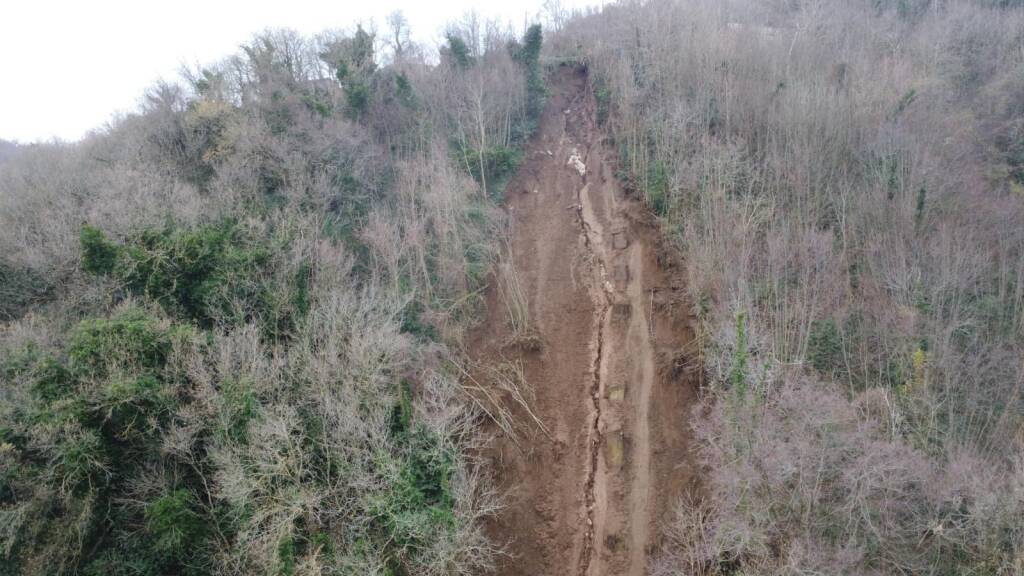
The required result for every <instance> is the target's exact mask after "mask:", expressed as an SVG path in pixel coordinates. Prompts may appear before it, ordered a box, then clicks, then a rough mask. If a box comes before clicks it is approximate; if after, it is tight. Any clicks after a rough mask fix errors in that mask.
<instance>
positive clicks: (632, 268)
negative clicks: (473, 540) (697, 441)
mask: <svg viewBox="0 0 1024 576" xmlns="http://www.w3.org/2000/svg"><path fill="white" fill-rule="evenodd" d="M549 87H550V90H551V95H550V97H549V99H548V102H547V105H546V107H545V110H544V113H543V116H542V118H541V121H540V125H539V129H538V132H537V134H536V135H535V136H534V138H533V139H532V140H531V142H530V143H529V145H528V146H527V149H526V156H525V158H524V160H523V163H522V164H521V166H520V168H519V170H518V172H517V174H516V176H515V177H514V178H513V180H512V181H511V183H510V184H509V186H508V188H507V190H506V210H507V212H508V215H509V220H510V227H511V238H510V240H509V242H510V252H511V259H512V264H513V265H514V269H515V271H516V275H517V276H518V281H519V284H520V285H521V288H522V291H523V293H524V295H525V300H526V301H527V303H528V309H529V320H530V325H531V327H532V329H533V331H534V332H535V334H536V335H537V339H538V341H539V342H540V344H539V345H537V346H529V345H523V343H522V342H521V341H518V340H517V338H516V335H515V334H514V333H513V331H512V328H511V327H510V323H509V322H508V318H507V308H506V305H505V303H503V302H502V301H501V298H502V291H501V290H499V289H497V288H493V289H491V290H489V292H488V294H487V303H488V312H487V317H486V319H485V321H484V322H483V323H482V324H481V325H480V326H479V327H478V328H477V329H475V330H474V331H473V332H472V333H471V334H470V335H469V336H470V337H469V340H468V342H467V347H468V353H469V355H470V357H471V358H472V359H473V361H474V362H475V363H478V364H479V365H497V364H500V363H509V362H512V363H515V364H517V365H519V366H521V367H522V374H523V376H524V377H525V380H526V382H528V384H529V386H530V388H531V389H532V393H533V396H532V398H531V401H530V408H531V411H532V412H533V414H534V415H536V417H537V418H538V419H539V420H540V421H541V422H542V423H543V425H544V428H545V429H546V431H545V430H541V428H540V427H539V426H536V425H534V426H532V427H529V426H526V425H523V426H520V428H523V429H524V430H525V431H524V432H522V433H521V434H519V435H518V436H519V437H518V438H517V439H513V438H510V437H508V436H507V435H504V434H502V433H501V432H500V431H498V430H497V429H496V430H495V440H494V441H493V442H492V444H491V446H490V447H489V448H488V450H487V451H486V453H485V454H484V456H485V457H486V458H488V459H490V460H491V462H492V464H493V468H494V470H495V471H496V477H497V480H498V484H499V487H500V488H501V490H502V491H503V493H504V494H505V496H506V500H507V507H506V508H505V509H504V510H503V511H502V513H501V514H500V515H499V516H498V517H497V518H496V519H495V520H494V521H492V523H491V524H490V525H489V526H488V530H489V531H490V535H491V536H492V537H493V538H494V539H495V540H496V541H498V542H499V543H502V544H504V545H505V546H506V547H507V549H508V552H509V554H508V556H505V557H502V561H501V563H500V566H499V569H498V573H499V574H502V575H530V576H540V575H566V574H572V575H580V576H583V575H591V574H623V575H631V576H637V575H641V574H645V573H646V572H647V563H648V559H649V557H650V556H651V554H652V553H653V552H655V551H656V549H657V546H658V533H659V531H660V530H659V528H660V527H661V526H663V523H664V522H665V521H667V520H668V518H669V515H670V513H671V510H672V508H673V505H674V503H675V502H676V501H677V500H678V498H679V497H680V496H681V495H682V494H683V493H684V492H685V491H687V490H691V489H693V487H694V486H695V482H696V477H697V469H696V465H695V463H694V459H693V456H692V454H691V450H690V448H691V432H690V426H689V422H688V420H689V418H690V417H691V408H692V405H693V403H694V401H695V395H696V386H695V383H696V374H695V373H694V372H692V371H691V370H689V369H688V366H689V365H690V364H692V362H690V359H689V358H687V356H686V353H685V351H686V350H689V349H691V348H692V341H693V337H694V332H693V329H692V326H693V319H692V317H691V316H690V307H689V305H688V303H687V302H686V297H685V290H683V277H684V276H683V270H682V266H681V265H680V262H679V259H678V256H677V255H675V254H674V253H673V252H672V251H671V250H668V249H666V248H665V247H664V246H663V244H662V241H661V240H660V236H659V233H658V229H657V223H656V221H655V219H654V218H653V217H652V216H651V215H650V213H649V211H648V210H647V209H646V208H645V207H644V206H643V205H642V203H641V202H639V201H638V200H637V199H635V198H633V197H632V196H631V195H630V194H628V193H627V192H626V191H625V190H624V189H623V187H622V186H621V184H620V183H619V182H618V181H617V180H616V178H615V175H614V171H613V170H614V168H613V166H614V162H613V157H614V155H613V152H612V150H611V149H610V147H609V146H608V144H607V143H606V142H605V140H604V136H603V133H602V131H601V130H600V128H599V127H598V126H597V123H596V113H595V111H596V103H595V101H594V97H593V91H592V89H591V86H590V85H589V82H588V79H587V76H586V73H585V71H583V70H581V69H579V68H571V67H562V68H560V69H559V70H558V71H557V72H556V73H555V74H554V75H553V76H552V77H551V79H550V81H549ZM495 284H497V282H495ZM520 340H521V339H520ZM478 380H479V381H480V382H481V383H482V384H483V385H484V386H487V385H488V384H487V383H486V376H485V375H482V374H481V375H479V379H478ZM496 396H497V394H496ZM510 404H511V403H510ZM515 417H516V419H517V421H519V422H527V423H528V422H530V420H531V418H532V416H531V415H530V414H529V413H528V412H527V411H526V410H524V409H522V408H521V407H518V409H517V410H515Z"/></svg>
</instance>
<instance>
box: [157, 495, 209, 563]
mask: <svg viewBox="0 0 1024 576" xmlns="http://www.w3.org/2000/svg"><path fill="white" fill-rule="evenodd" d="M196 506H197V502H196V497H195V495H194V494H193V493H192V492H191V491H190V490H187V489H178V490H174V491H172V492H170V493H169V494H165V495H163V496H161V497H160V498H158V499H156V500H155V501H153V502H151V503H149V504H148V505H147V506H146V510H145V525H146V532H147V533H148V535H149V538H150V542H151V543H152V547H153V549H154V550H155V551H156V552H157V553H159V554H162V555H163V556H164V557H165V558H168V559H174V560H178V559H183V558H185V557H187V556H188V555H190V553H191V552H192V551H193V549H194V548H195V546H196V544H197V542H198V541H199V540H200V539H202V537H203V535H204V533H205V531H206V528H205V523H204V520H203V518H202V516H201V515H200V514H198V513H197V512H196V511H195V509H196Z"/></svg>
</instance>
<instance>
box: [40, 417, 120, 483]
mask: <svg viewBox="0 0 1024 576" xmlns="http://www.w3.org/2000/svg"><path fill="white" fill-rule="evenodd" d="M53 465H54V472H55V474H56V477H57V481H58V486H59V487H60V488H61V490H63V491H67V492H79V491H82V490H87V489H88V490H92V489H95V488H98V487H101V486H104V485H105V484H106V482H107V479H108V478H109V476H110V474H111V468H110V462H109V458H108V456H107V452H106V446H105V445H104V443H103V439H102V438H101V437H100V435H99V434H98V433H97V432H96V431H94V430H77V431H75V432H73V433H71V434H69V435H67V436H64V437H63V438H62V439H61V441H60V443H58V444H57V446H56V449H55V454H54V463H53Z"/></svg>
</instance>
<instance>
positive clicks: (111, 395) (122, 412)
mask: <svg viewBox="0 0 1024 576" xmlns="http://www.w3.org/2000/svg"><path fill="white" fill-rule="evenodd" d="M173 407H174V404H173V401H172V399H171V398H169V397H168V395H167V394H166V392H165V391H164V386H163V383H162V382H161V381H160V380H158V379H157V378H156V377H155V376H153V375H151V374H142V375H140V376H134V377H129V378H123V379H117V380H113V381H111V382H110V383H109V384H108V385H107V387H106V389H105V390H104V391H103V394H102V397H101V399H100V408H101V409H102V410H103V412H104V415H105V420H106V427H107V428H108V429H109V430H111V431H112V432H113V434H114V435H115V436H116V437H118V438H120V439H122V440H133V439H139V438H141V437H142V436H144V435H147V434H148V433H149V432H152V429H151V428H152V426H153V425H154V424H156V423H158V422H159V421H160V420H162V419H163V418H164V417H166V415H167V414H169V413H170V412H171V410H172V409H173Z"/></svg>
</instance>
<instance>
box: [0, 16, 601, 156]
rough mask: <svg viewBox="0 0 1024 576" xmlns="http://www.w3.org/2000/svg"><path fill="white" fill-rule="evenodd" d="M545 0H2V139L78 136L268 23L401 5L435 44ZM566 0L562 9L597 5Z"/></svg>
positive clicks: (321, 23) (342, 24)
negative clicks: (463, 25)
mask: <svg viewBox="0 0 1024 576" xmlns="http://www.w3.org/2000/svg"><path fill="white" fill-rule="evenodd" d="M543 3H544V2H543V0H504V1H502V2H483V1H481V0H476V1H473V0H435V1H422V2H416V1H413V0H363V1H358V2H354V1H352V0H334V1H317V0H272V1H268V0H246V1H239V0H229V1H223V0H174V1H165V2H152V1H151V0H134V1H128V0H8V2H6V3H5V5H4V6H3V7H2V8H0V139H4V140H16V141H19V142H22V143H26V142H33V141H38V140H49V139H51V138H59V139H63V140H77V139H78V138H81V137H82V136H83V135H84V134H85V133H86V132H87V131H88V130H90V129H93V128H97V127H99V126H101V125H102V124H103V123H104V122H106V121H108V120H109V119H110V118H111V117H112V115H113V114H114V113H116V112H118V111H128V110H133V109H134V108H135V106H136V103H137V102H138V100H139V98H140V96H141V95H142V93H143V92H144V91H145V89H146V88H147V87H148V86H150V85H152V84H153V83H154V82H155V81H156V80H158V79H161V78H163V79H168V80H176V79H177V78H178V71H179V70H180V69H181V66H182V64H190V65H194V64H197V63H200V64H206V63H211V62H215V61H218V60H220V59H221V58H223V57H225V56H228V55H230V54H233V53H234V52H235V51H237V49H238V46H239V45H240V44H242V43H244V42H246V41H247V40H249V39H250V38H251V37H252V35H253V34H254V33H256V32H259V31H261V30H264V29H266V28H292V29H295V30H297V31H299V32H301V33H303V34H305V35H311V34H315V33H318V32H320V31H323V30H326V29H330V28H342V29H348V28H351V27H353V26H354V25H355V23H356V22H359V21H363V22H368V21H369V20H370V19H373V20H374V21H375V22H376V24H377V26H378V29H383V28H384V18H385V17H386V16H387V15H388V14H390V13H391V12H393V11H394V10H401V11H402V12H403V13H404V14H405V17H406V19H407V20H408V21H409V25H410V28H411V29H412V35H413V39H414V40H415V41H417V42H420V43H426V44H428V45H434V44H435V43H436V42H437V41H438V39H439V38H440V35H441V31H442V29H443V26H444V24H445V23H446V22H448V21H450V20H454V19H457V18H458V17H460V16H462V15H463V14H464V13H466V12H468V11H470V10H476V11H477V12H478V13H479V14H480V15H481V16H485V17H488V18H490V17H500V18H502V19H507V20H510V21H512V22H514V23H515V24H516V26H517V27H519V26H521V24H522V22H523V21H524V18H525V17H527V16H528V15H534V14H537V13H539V12H540V10H541V6H542V5H543ZM603 3H605V2H603V1H601V0H562V1H561V5H562V7H563V8H573V7H584V6H593V5H599V4H603Z"/></svg>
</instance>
